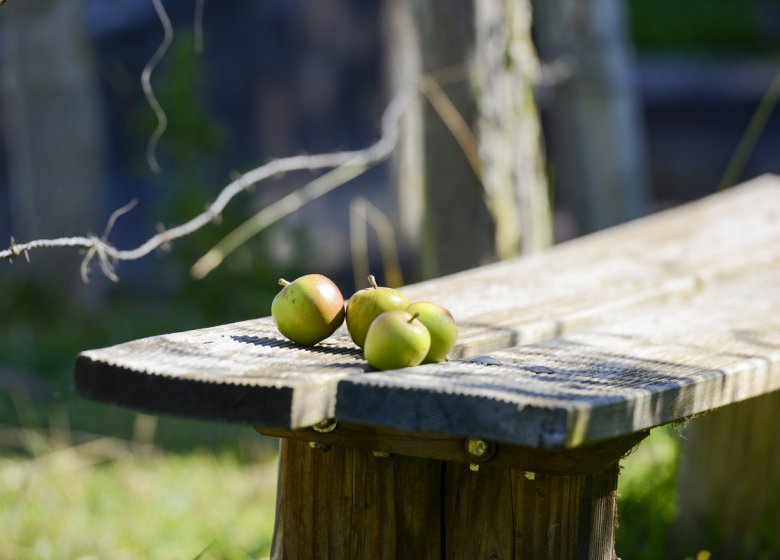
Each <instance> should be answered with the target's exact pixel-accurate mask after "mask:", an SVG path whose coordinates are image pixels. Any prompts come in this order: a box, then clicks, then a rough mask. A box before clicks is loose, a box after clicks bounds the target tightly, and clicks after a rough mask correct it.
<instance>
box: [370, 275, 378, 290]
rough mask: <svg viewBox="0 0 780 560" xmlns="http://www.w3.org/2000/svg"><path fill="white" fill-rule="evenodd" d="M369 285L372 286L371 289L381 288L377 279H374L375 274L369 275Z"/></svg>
mask: <svg viewBox="0 0 780 560" xmlns="http://www.w3.org/2000/svg"><path fill="white" fill-rule="evenodd" d="M368 283H369V284H371V287H372V288H374V289H376V288H378V287H379V286H377V283H376V278H374V275H373V274H369V275H368Z"/></svg>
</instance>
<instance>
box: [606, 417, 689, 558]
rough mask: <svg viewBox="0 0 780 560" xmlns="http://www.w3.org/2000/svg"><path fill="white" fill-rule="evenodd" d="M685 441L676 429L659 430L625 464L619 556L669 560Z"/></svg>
mask: <svg viewBox="0 0 780 560" xmlns="http://www.w3.org/2000/svg"><path fill="white" fill-rule="evenodd" d="M680 446H681V437H680V435H679V433H678V432H677V431H675V429H674V428H673V427H672V426H664V427H661V428H655V429H654V430H652V432H651V433H650V435H649V436H648V437H647V438H646V439H645V440H644V441H643V442H642V443H641V444H640V445H639V447H638V448H637V449H636V450H635V451H634V452H633V453H632V454H630V455H629V456H628V457H626V458H625V459H623V461H622V462H621V471H620V478H619V483H618V520H619V525H618V529H617V534H616V541H617V543H616V548H617V552H618V556H622V557H623V558H632V559H636V560H655V559H657V558H667V557H668V556H667V555H668V550H669V537H670V531H671V529H672V526H673V523H674V519H675V516H676V514H677V510H676V497H677V494H676V490H675V483H676V475H677V465H678V461H679V454H680Z"/></svg>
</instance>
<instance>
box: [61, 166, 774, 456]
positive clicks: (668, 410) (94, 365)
mask: <svg viewBox="0 0 780 560" xmlns="http://www.w3.org/2000/svg"><path fill="white" fill-rule="evenodd" d="M779 207H780V180H778V179H777V178H774V177H764V178H761V179H757V180H755V181H752V182H751V183H749V184H746V185H744V186H742V187H739V188H736V189H733V190H730V191H727V192H725V193H722V194H719V195H717V196H713V197H710V198H708V199H705V200H702V201H699V202H696V203H693V204H690V205H686V206H685V207H683V208H679V209H675V210H672V211H668V212H664V213H662V214H659V215H655V216H651V217H649V218H646V219H643V220H638V221H636V222H633V223H630V224H627V225H624V226H620V227H617V228H613V229H611V230H609V231H605V232H601V233H598V234H594V235H591V236H588V237H585V238H581V239H578V240H575V241H573V242H570V243H567V244H564V245H561V246H558V247H556V248H554V249H552V250H551V251H548V252H546V253H543V254H538V255H533V256H530V257H527V258H521V259H516V260H512V261H505V262H502V263H498V264H495V265H490V266H486V267H482V268H479V269H475V270H473V271H468V272H464V273H459V274H456V275H452V276H449V277H445V278H442V279H439V280H435V281H430V282H425V283H422V284H418V285H415V286H409V287H407V288H405V291H406V292H407V293H408V295H410V297H412V298H413V299H417V300H421V299H427V300H434V301H438V302H440V303H442V304H444V305H445V306H446V307H448V308H450V309H451V310H452V311H453V314H454V315H455V317H456V319H457V320H458V322H459V326H460V329H461V333H460V337H459V344H458V346H457V347H456V348H455V350H454V351H453V354H452V355H453V357H456V356H466V357H468V356H474V355H476V354H479V353H483V352H487V351H492V350H495V349H497V348H505V347H509V346H513V345H517V344H525V345H528V344H530V343H533V342H539V341H545V340H546V341H547V342H546V343H541V344H536V345H530V346H524V347H519V348H518V349H516V350H513V351H510V352H507V353H498V354H496V355H495V356H492V357H489V358H483V359H480V360H473V361H470V362H453V363H451V364H446V365H431V366H425V367H424V368H419V369H413V370H404V371H403V373H401V374H400V375H399V374H395V373H394V374H388V373H386V374H375V373H372V374H370V375H366V371H367V370H368V368H367V365H366V364H365V362H364V361H363V359H362V356H361V354H360V352H359V350H358V349H357V348H356V347H355V346H354V345H353V344H352V343H351V342H350V341H349V340H348V338H347V337H346V335H345V333H344V331H343V330H342V331H340V332H339V333H337V335H336V336H334V337H333V338H331V339H328V340H327V341H325V342H324V343H321V344H320V345H318V346H316V347H314V348H309V349H307V348H303V347H300V346H297V345H295V344H292V343H289V342H286V341H284V340H283V339H282V338H281V337H280V335H279V334H278V333H277V332H276V329H275V327H274V326H273V324H272V323H271V321H270V319H269V318H263V319H256V320H250V321H245V322H241V323H235V324H232V325H224V326H219V327H213V328H208V329H202V330H198V331H190V332H185V333H176V334H169V335H164V336H158V337H152V338H148V339H143V340H139V341H133V342H129V343H125V344H121V345H118V346H114V347H111V348H106V349H102V350H93V351H88V352H84V353H83V354H82V355H81V356H80V357H79V359H78V361H77V364H76V371H75V374H74V386H75V388H76V390H77V391H78V392H79V393H81V394H83V395H85V396H89V397H92V398H95V399H99V400H103V401H107V402H113V403H116V404H122V405H126V406H131V407H134V408H138V409H142V410H145V411H149V412H156V413H169V414H178V415H185V416H193V417H200V418H208V419H213V420H224V421H235V422H243V423H250V424H256V425H266V426H275V427H280V428H299V427H304V426H309V425H312V424H314V423H316V422H318V421H320V420H322V419H325V418H328V417H331V416H333V415H334V414H344V415H345V416H344V419H345V420H347V421H354V422H358V423H373V422H375V421H376V417H378V416H381V417H382V418H383V420H382V423H381V424H377V425H382V426H388V427H394V428H398V429H416V430H423V431H429V432H442V431H443V432H445V433H452V432H451V430H453V426H455V425H458V426H460V427H459V428H458V430H459V431H458V435H479V434H481V435H485V434H488V433H489V434H490V435H491V436H492V435H494V434H496V437H498V438H499V439H502V440H504V441H507V442H510V443H515V444H519V445H525V446H535V447H538V446H541V447H560V446H574V445H579V444H582V443H585V442H588V441H596V440H599V439H603V438H607V437H612V436H615V435H618V434H619V433H627V432H628V431H630V430H634V429H643V428H644V427H647V426H648V425H654V424H655V423H660V422H664V421H670V420H673V419H676V418H679V417H681V416H684V415H687V414H692V413H695V412H697V411H701V410H706V409H709V408H712V407H716V406H721V405H723V404H727V403H728V402H734V401H737V400H741V399H743V398H747V397H749V396H752V395H755V394H760V393H761V392H768V391H771V390H774V389H776V388H777V387H778V385H777V374H776V369H777V367H776V356H775V354H774V351H775V350H777V349H778V348H779V346H778V339H777V327H776V320H775V317H777V316H778V313H777V307H776V305H777V297H776V294H777V285H776V284H777V283H776V279H775V280H773V281H774V282H775V283H774V284H772V283H771V282H769V285H761V286H758V285H753V284H750V282H751V281H752V280H751V278H753V277H755V276H757V275H758V276H761V275H762V274H764V273H765V272H767V271H768V272H770V273H771V272H772V271H776V270H777V269H778V265H779V264H780V212H778V210H777V208H779ZM762 277H763V276H762ZM742 279H745V280H744V282H743V280H742ZM767 282H768V281H766V282H765V284H766V283H767ZM721 284H723V285H728V286H730V287H729V288H727V289H726V291H725V292H723V291H717V290H719V288H718V286H719V285H721ZM740 285H742V287H740ZM751 286H754V287H753V288H751ZM755 290H762V291H763V292H766V293H767V295H768V297H767V298H766V299H764V298H763V297H762V298H757V297H755V294H756V293H757V292H756V291H755ZM732 292H733V293H732ZM712 293H716V294H719V295H716V296H712V295H710V296H708V295H707V294H712ZM695 294H701V297H700V298H699V299H701V298H704V299H703V300H702V301H705V303H699V304H696V303H693V302H694V301H698V300H697V299H696V298H698V297H699V296H696V297H694V298H693V299H691V301H690V302H687V301H685V300H686V299H687V298H690V297H691V296H693V295H695ZM762 295H763V293H762ZM708 297H709V299H707V298H708ZM721 300H723V301H728V302H730V303H728V304H727V305H726V304H723V303H722V301H721ZM743 301H744V302H745V303H746V305H745V306H744V308H743V306H742V305H741V303H742V302H743ZM633 315H636V317H637V318H636V319H633V320H632V319H630V317H631V316H633ZM627 317H629V318H628V319H627ZM669 317H672V319H668V318H669ZM675 318H676V319H675ZM683 320H684V321H687V322H686V323H681V322H680V321H683ZM602 325H607V326H605V327H603V328H602ZM586 329H590V330H586ZM691 329H694V330H691ZM729 329H730V330H729ZM681 336H682V337H683V338H685V339H686V340H687V342H686V344H687V346H684V347H683V346H681V345H680V344H678V342H677V339H678V338H680V337H681ZM686 349H687V350H690V352H688V351H687V350H686ZM722 349H725V350H722ZM729 349H730V350H729ZM713 350H717V351H716V352H714V353H713ZM547 369H549V370H551V371H552V372H553V373H552V374H549V373H545V372H546V371H547ZM337 395H338V409H337V406H336V405H337ZM423 396H424V398H423ZM372 409H373V410H374V411H375V412H381V414H377V413H372ZM476 410H483V411H492V412H490V413H488V412H485V414H475V411H476ZM531 418H533V419H534V420H533V421H529V419H531Z"/></svg>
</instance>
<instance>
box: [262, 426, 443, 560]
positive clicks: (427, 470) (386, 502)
mask: <svg viewBox="0 0 780 560" xmlns="http://www.w3.org/2000/svg"><path fill="white" fill-rule="evenodd" d="M441 465H442V463H441V462H440V461H436V460H433V459H418V458H415V457H405V456H400V455H395V456H392V457H387V458H380V457H375V456H373V454H372V453H371V452H370V451H366V450H363V449H355V448H351V447H344V446H332V447H331V448H330V449H328V450H327V451H325V450H323V449H322V448H320V449H312V448H310V447H309V444H308V443H307V442H305V441H295V440H289V439H283V440H282V443H281V451H280V456H279V484H278V489H277V497H276V523H275V526H274V538H273V545H272V554H271V557H272V558H274V559H275V560H282V559H293V560H294V559H307V558H333V559H340V558H344V559H351V558H377V559H381V558H430V559H433V560H435V559H437V558H440V557H441V556H440V555H441V547H440V533H441V512H440V508H439V503H440V501H441V485H440V480H441Z"/></svg>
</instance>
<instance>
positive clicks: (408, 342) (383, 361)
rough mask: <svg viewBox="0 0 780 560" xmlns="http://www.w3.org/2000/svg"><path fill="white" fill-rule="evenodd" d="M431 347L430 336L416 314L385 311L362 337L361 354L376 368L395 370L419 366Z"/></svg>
mask: <svg viewBox="0 0 780 560" xmlns="http://www.w3.org/2000/svg"><path fill="white" fill-rule="evenodd" d="M430 346H431V335H430V334H428V329H426V328H425V325H423V324H422V323H421V322H420V321H418V320H417V315H412V314H411V313H407V312H406V311H400V310H393V311H385V312H384V313H382V314H381V315H380V316H379V317H377V318H376V319H375V320H374V322H373V323H371V327H369V329H368V333H367V334H366V346H365V349H364V354H365V356H366V360H367V361H368V363H369V364H371V365H372V366H373V367H375V368H376V369H398V368H404V367H409V366H416V365H418V364H420V363H422V361H423V358H425V356H426V354H427V353H428V349H429V348H430Z"/></svg>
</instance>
